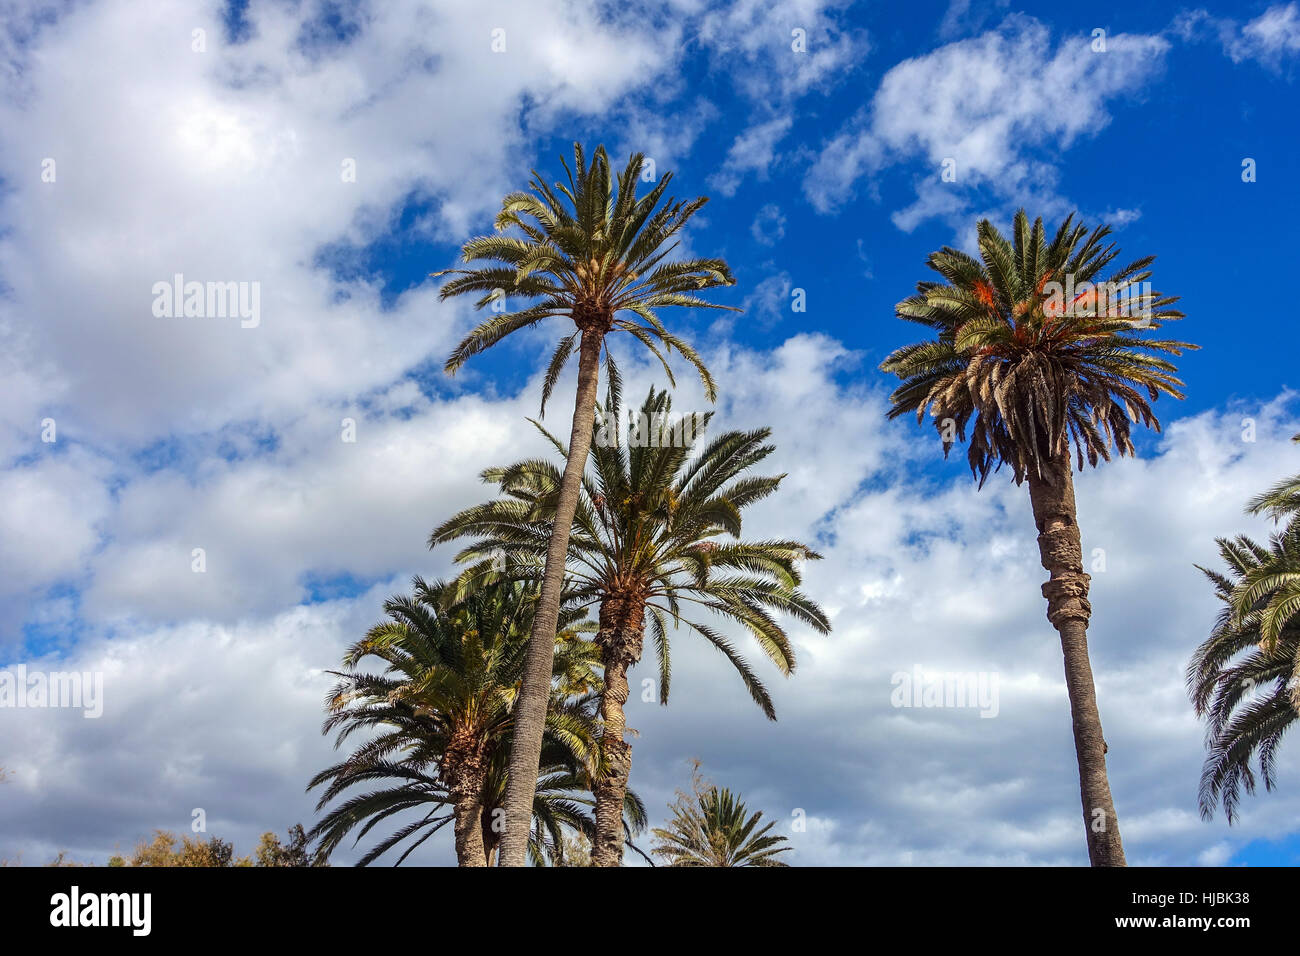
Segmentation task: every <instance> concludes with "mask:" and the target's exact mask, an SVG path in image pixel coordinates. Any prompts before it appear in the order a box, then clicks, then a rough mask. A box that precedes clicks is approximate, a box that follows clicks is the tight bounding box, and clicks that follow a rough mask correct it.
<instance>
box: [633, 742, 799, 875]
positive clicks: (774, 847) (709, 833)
mask: <svg viewBox="0 0 1300 956" xmlns="http://www.w3.org/2000/svg"><path fill="white" fill-rule="evenodd" d="M668 809H669V810H671V811H672V819H671V820H669V822H668V826H667V827H666V828H662V829H660V828H656V829H655V830H654V831H653V832H654V835H655V844H654V846H653V847H652V848H651V852H653V853H654V855H655V856H658V857H661V858H662V859H664V860H666V861H667V862H668V865H669V866H789V865H790V864H788V863H785V862H782V861H781V860H779V859H777V857H778V855H779V854H782V853H786V852H788V851H789V850H790V849H791V848H790V847H789V846H787V845H786V844H787V843H788V842H789V841H788V840H787V839H786V838H785V837H783V836H770V835H769V834H768V831H769V830H771V829H772V827H774V826H775V825H776V824H775V823H774V822H769V823H766V824H764V825H763V826H761V827H760V826H759V821H760V820H761V819H762V817H763V814H762V812H761V811H759V812H756V813H753V814H749V810H748V809H747V808H746V807H745V804H744V803H742V802H741V801H740V799H739V798H738V797H737V796H735V795H734V794H733V793H732V792H731V791H730V790H726V789H719V788H718V787H716V786H714V785H712V784H709V783H707V782H706V781H704V779H703V778H702V777H701V776H700V770H699V764H698V762H697V763H696V764H695V766H694V768H693V769H692V771H691V792H690V793H685V792H683V791H680V790H679V791H678V793H677V800H676V801H675V802H674V803H671V804H669V805H668Z"/></svg>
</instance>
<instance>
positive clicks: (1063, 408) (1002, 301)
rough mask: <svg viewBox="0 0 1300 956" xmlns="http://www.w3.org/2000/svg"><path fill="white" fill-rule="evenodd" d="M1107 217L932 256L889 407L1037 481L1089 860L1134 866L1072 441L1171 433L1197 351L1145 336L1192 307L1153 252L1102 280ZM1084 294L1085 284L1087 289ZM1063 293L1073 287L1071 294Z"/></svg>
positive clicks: (1099, 454) (994, 237)
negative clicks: (1113, 764)
mask: <svg viewBox="0 0 1300 956" xmlns="http://www.w3.org/2000/svg"><path fill="white" fill-rule="evenodd" d="M1109 235H1110V227H1109V226H1100V227H1098V228H1096V229H1094V230H1093V231H1092V232H1091V233H1089V232H1088V230H1087V229H1086V228H1085V227H1084V226H1083V225H1082V224H1077V223H1075V221H1074V216H1073V214H1071V215H1070V216H1068V217H1066V219H1065V221H1064V222H1063V223H1062V224H1061V226H1060V228H1059V229H1058V230H1057V232H1056V235H1055V237H1053V238H1052V239H1051V240H1050V241H1049V240H1048V238H1047V235H1046V233H1045V232H1044V231H1043V222H1042V220H1041V219H1038V220H1036V221H1035V222H1034V224H1033V227H1032V228H1031V227H1030V225H1029V221H1028V219H1027V217H1026V216H1025V213H1024V210H1021V211H1019V212H1018V213H1016V217H1015V227H1014V230H1013V237H1012V240H1011V241H1008V240H1007V239H1006V238H1005V237H1004V236H1003V235H1002V234H1001V233H1000V232H998V230H997V229H996V228H994V226H993V225H992V224H991V223H990V222H989V221H988V220H983V221H981V222H980V224H979V228H978V240H979V257H978V258H976V257H974V256H970V255H967V254H966V253H964V252H961V251H959V250H957V249H951V248H947V247H945V248H943V249H941V250H940V251H938V252H936V253H933V254H932V255H931V256H930V257H929V259H928V260H927V262H928V265H929V266H930V268H931V269H933V270H934V271H935V272H937V273H938V274H939V276H940V277H941V278H942V280H943V281H939V282H921V283H918V285H917V294H916V295H914V296H912V297H910V298H908V299H905V300H903V301H902V302H900V303H899V304H898V306H897V314H898V317H899V318H901V319H906V320H908V321H911V322H919V323H920V324H922V325H925V326H928V327H929V328H931V329H933V330H934V333H935V335H934V337H933V338H930V339H927V340H926V341H923V342H919V343H916V344H914V345H908V346H905V347H903V348H901V349H898V350H897V351H895V352H894V353H893V354H891V355H890V356H889V357H888V358H887V359H886V360H885V361H884V362H883V363H882V364H881V366H880V367H881V369H882V370H883V371H886V372H892V373H894V374H895V375H897V376H898V377H899V378H900V379H901V380H902V384H901V385H900V386H899V387H898V388H897V389H896V390H895V391H894V393H893V395H892V396H891V401H892V404H893V407H892V408H891V409H890V412H889V415H890V418H896V417H898V416H900V415H905V414H908V413H914V414H915V415H916V416H917V420H918V422H919V421H922V420H923V419H924V417H925V415H926V413H927V412H929V414H930V415H931V416H932V417H933V418H934V419H935V425H936V427H937V428H938V429H939V431H940V434H941V435H942V438H943V448H944V454H945V455H947V453H948V451H949V449H950V448H951V447H952V445H953V444H954V442H955V441H957V440H961V441H965V440H966V429H967V426H968V425H969V426H970V429H971V434H970V441H969V445H968V449H967V460H968V461H969V463H970V467H971V471H972V473H973V474H974V475H975V476H976V477H977V478H978V480H979V483H980V485H981V486H982V485H983V483H984V481H985V479H986V478H987V477H988V475H989V473H990V471H995V470H997V469H999V468H1001V467H1002V465H1004V464H1005V465H1009V466H1010V467H1011V470H1012V474H1013V477H1014V479H1015V481H1016V483H1017V484H1022V483H1024V482H1026V481H1027V482H1028V483H1029V499H1030V504H1031V506H1032V508H1033V513H1034V521H1035V523H1036V525H1037V528H1038V549H1039V554H1040V557H1041V559H1042V563H1043V567H1044V568H1046V569H1047V570H1048V571H1049V572H1050V579H1049V580H1048V582H1047V583H1046V584H1044V585H1043V596H1044V597H1045V598H1046V599H1047V617H1048V620H1049V621H1051V623H1052V626H1053V627H1054V628H1055V629H1056V630H1057V631H1058V632H1059V634H1060V637H1061V649H1062V652H1063V655H1064V658H1065V680H1066V687H1067V689H1068V691H1069V697H1070V713H1071V716H1072V718H1073V727H1074V743H1075V751H1076V755H1077V757H1078V763H1079V782H1080V791H1081V796H1082V802H1083V817H1084V826H1085V831H1086V833H1087V840H1088V856H1089V859H1090V860H1091V862H1092V864H1093V865H1094V866H1122V865H1124V847H1123V843H1122V841H1121V840H1120V833H1119V821H1118V819H1117V818H1116V816H1115V807H1114V803H1113V802H1112V800H1111V795H1110V782H1109V780H1108V779H1107V776H1106V757H1105V754H1106V743H1105V741H1104V740H1103V738H1102V730H1101V718H1100V716H1099V715H1098V713H1097V698H1096V690H1095V688H1094V686H1093V679H1092V667H1091V664H1090V663H1089V660H1088V637H1087V627H1088V619H1089V616H1090V615H1091V613H1092V608H1091V605H1090V604H1089V602H1088V581H1089V577H1088V575H1087V574H1085V573H1084V571H1083V557H1082V551H1081V546H1080V539H1079V527H1078V523H1077V521H1076V514H1075V504H1074V479H1073V476H1072V474H1071V472H1072V466H1071V461H1070V457H1071V456H1070V450H1071V444H1073V446H1074V449H1075V451H1076V453H1077V458H1078V467H1079V470H1080V471H1082V470H1083V463H1084V460H1085V458H1086V460H1087V461H1088V463H1089V464H1090V465H1093V466H1096V465H1097V463H1098V462H1099V461H1103V460H1104V461H1109V460H1110V449H1111V446H1112V445H1113V446H1114V448H1115V449H1116V450H1117V451H1118V452H1119V454H1120V455H1129V454H1133V453H1134V448H1133V442H1132V440H1131V438H1130V428H1131V424H1132V423H1133V422H1140V423H1141V424H1143V425H1145V426H1148V427H1152V428H1156V429H1159V427H1160V423H1159V421H1158V420H1157V419H1156V416H1155V414H1154V413H1153V412H1152V409H1151V404H1150V403H1151V402H1154V401H1155V400H1156V399H1157V398H1158V397H1159V396H1160V395H1161V394H1162V393H1163V394H1166V395H1172V396H1174V397H1176V398H1182V393H1181V392H1180V391H1179V387H1180V386H1181V385H1182V382H1180V381H1179V380H1178V379H1177V378H1176V377H1175V376H1174V373H1175V372H1176V371H1177V369H1176V368H1175V367H1174V365H1173V364H1172V363H1171V362H1170V361H1169V360H1168V359H1166V358H1164V356H1166V355H1173V356H1178V355H1181V354H1182V351H1183V350H1184V349H1189V348H1194V347H1195V346H1191V345H1188V344H1187V343H1185V342H1178V341H1174V340H1172V339H1158V338H1147V337H1145V336H1144V335H1143V334H1142V332H1143V331H1144V330H1147V329H1151V330H1154V329H1159V328H1160V327H1161V325H1162V323H1163V322H1165V321H1168V320H1171V319H1179V318H1182V313H1181V312H1178V311H1175V310H1173V309H1171V308H1170V306H1171V305H1172V304H1173V303H1174V302H1176V301H1177V299H1176V297H1171V296H1164V295H1162V294H1160V293H1158V292H1154V291H1151V286H1150V283H1149V282H1148V281H1147V280H1148V279H1149V278H1150V276H1151V272H1150V270H1149V266H1150V265H1151V263H1152V262H1153V261H1154V259H1155V257H1154V256H1148V257H1146V258H1143V259H1139V260H1137V261H1136V262H1133V263H1130V264H1129V265H1127V266H1124V267H1122V268H1119V269H1114V270H1112V271H1110V273H1109V275H1107V276H1106V277H1105V278H1104V279H1103V274H1104V273H1103V270H1107V269H1108V268H1109V267H1110V266H1111V263H1112V262H1113V261H1114V260H1115V258H1116V257H1117V256H1118V255H1119V250H1118V249H1117V248H1116V246H1115V244H1114V243H1113V242H1112V243H1107V242H1106V241H1105V240H1106V237H1107V236H1109ZM1080 289H1081V290H1082V291H1081V292H1079V294H1078V295H1075V294H1074V291H1075V290H1080ZM1063 290H1065V291H1064V294H1063Z"/></svg>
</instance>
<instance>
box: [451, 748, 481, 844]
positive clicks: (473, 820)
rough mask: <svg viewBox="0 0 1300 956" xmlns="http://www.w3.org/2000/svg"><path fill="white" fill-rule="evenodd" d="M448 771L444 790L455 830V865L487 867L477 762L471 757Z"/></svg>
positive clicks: (479, 763) (478, 764)
mask: <svg viewBox="0 0 1300 956" xmlns="http://www.w3.org/2000/svg"><path fill="white" fill-rule="evenodd" d="M475 756H476V755H475ZM448 769H449V771H450V772H448V773H447V780H448V788H447V789H448V790H449V791H450V795H451V799H452V812H453V826H454V827H455V831H456V864H457V866H487V855H486V853H484V850H483V829H482V816H483V776H484V773H483V770H482V766H481V761H480V760H477V759H474V757H472V756H471V757H469V758H468V760H467V762H466V765H462V766H458V767H455V768H454V769H452V768H448Z"/></svg>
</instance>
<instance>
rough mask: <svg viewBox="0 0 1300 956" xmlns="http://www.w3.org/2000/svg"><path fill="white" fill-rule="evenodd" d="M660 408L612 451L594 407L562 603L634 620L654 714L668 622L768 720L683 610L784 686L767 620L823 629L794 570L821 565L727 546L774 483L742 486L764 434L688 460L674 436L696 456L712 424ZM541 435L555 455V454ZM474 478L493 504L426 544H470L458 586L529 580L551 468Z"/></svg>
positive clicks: (771, 547)
mask: <svg viewBox="0 0 1300 956" xmlns="http://www.w3.org/2000/svg"><path fill="white" fill-rule="evenodd" d="M671 410H672V400H671V398H670V396H669V395H668V393H667V392H665V391H656V390H654V389H651V390H650V393H649V395H648V396H647V398H646V400H645V402H644V403H643V404H642V406H641V409H640V415H639V419H633V420H631V421H630V422H629V423H628V426H627V430H626V433H625V435H624V437H623V438H622V439H621V440H620V439H617V438H616V437H614V436H617V435H618V431H619V425H618V421H617V415H618V411H617V407H616V403H615V396H613V395H611V396H610V398H609V400H607V402H606V405H605V409H604V411H603V414H602V415H601V416H600V422H599V423H598V425H597V427H596V431H597V437H596V440H594V441H593V442H592V445H591V452H590V465H591V467H590V469H589V470H588V472H587V474H586V476H585V478H584V480H583V485H582V495H581V497H580V499H579V502H578V508H577V511H576V514H575V518H574V525H573V533H572V536H571V538H570V541H569V557H570V560H569V567H568V571H567V573H568V576H569V580H570V585H569V589H568V592H567V593H570V594H571V595H572V600H573V602H574V606H575V607H581V606H586V605H589V604H600V605H601V607H602V613H601V619H602V626H603V623H604V622H605V621H606V620H607V618H609V617H610V615H611V613H612V614H614V616H616V617H627V618H632V619H635V621H636V622H637V624H638V625H639V623H640V621H641V619H642V613H643V612H644V614H645V617H646V619H647V624H648V626H649V629H650V633H651V636H652V637H653V639H654V642H655V646H656V649H657V651H658V656H659V669H660V681H659V688H660V691H659V693H660V700H661V702H663V703H667V701H668V692H669V686H670V678H671V663H670V655H669V644H668V625H669V623H670V622H671V624H672V625H673V626H674V627H677V626H680V625H685V626H686V627H687V628H689V629H691V630H693V631H695V632H696V633H698V634H700V635H701V636H702V637H704V638H705V639H706V640H708V641H709V642H710V643H712V644H713V645H714V646H715V647H717V648H718V649H719V650H720V651H721V652H722V653H723V654H725V655H726V657H727V658H728V660H730V661H731V662H732V664H733V665H734V666H735V668H736V669H737V671H738V672H739V673H740V675H741V677H742V679H743V680H744V682H745V686H746V687H747V688H748V689H749V692H750V694H751V696H752V697H753V698H754V700H755V702H756V703H758V705H759V706H760V707H762V709H763V712H764V713H765V714H767V716H768V717H769V718H772V719H775V716H776V714H775V709H774V707H773V704H772V700H771V697H770V696H769V694H768V692H767V690H766V688H764V686H763V684H762V682H761V681H760V680H759V679H758V677H757V676H756V675H755V674H754V673H753V671H752V670H751V669H750V667H749V665H748V663H746V661H745V660H744V658H743V657H741V656H740V654H739V653H738V652H737V651H736V650H735V648H734V647H733V646H732V644H731V642H730V641H728V640H727V639H726V638H725V637H724V636H723V635H722V634H720V633H719V632H718V631H716V630H714V629H713V628H712V627H710V626H709V625H707V624H705V623H703V622H700V621H698V620H695V619H694V618H693V616H692V615H690V613H689V608H690V607H691V606H695V607H698V608H702V609H707V610H709V611H711V612H713V613H714V614H716V615H719V616H721V617H722V618H725V619H729V620H732V621H735V622H738V623H740V624H741V625H743V626H744V627H745V628H746V629H747V630H748V631H749V632H750V634H751V635H753V637H754V638H755V640H756V641H757V642H758V644H759V646H760V647H761V648H762V650H763V652H764V653H765V654H766V655H767V656H768V657H769V658H770V659H771V660H772V661H773V663H775V664H776V665H777V667H778V668H779V669H780V670H781V672H782V673H783V674H789V673H790V672H791V671H792V670H793V669H794V666H795V659H794V650H793V648H792V647H791V645H790V641H789V638H788V637H787V635H786V633H785V630H784V628H783V627H782V626H781V624H780V623H779V621H778V620H777V619H776V618H775V617H774V616H773V612H775V613H780V614H788V615H790V616H791V617H792V618H794V619H795V620H797V621H799V622H801V623H804V624H807V625H809V626H811V627H812V628H813V629H814V630H817V631H819V632H821V633H826V632H828V631H829V630H830V622H829V620H828V619H827V617H826V615H825V613H824V612H823V611H822V609H821V608H820V607H818V606H817V604H816V603H815V602H814V601H812V600H811V599H810V598H808V597H807V596H806V595H805V594H803V593H802V592H801V591H800V590H799V589H798V586H799V584H800V583H801V581H802V572H801V570H800V564H801V562H803V561H806V560H816V559H818V558H820V555H819V554H817V553H816V552H815V551H813V550H812V549H811V548H809V547H808V546H807V545H805V544H802V543H800V542H798V541H785V540H762V541H742V540H738V539H739V536H740V531H741V511H742V510H743V509H744V508H746V507H748V506H749V505H752V504H754V503H755V502H758V501H760V500H762V499H763V498H766V497H767V496H768V495H770V494H771V493H772V492H774V491H775V490H776V489H777V487H778V486H779V485H780V483H781V480H782V478H783V477H784V476H783V475H777V476H756V475H750V474H747V472H748V471H749V470H750V469H751V468H752V467H753V466H754V465H756V464H758V463H759V462H761V461H762V460H763V459H765V458H767V457H768V455H770V454H771V453H772V452H773V450H774V448H773V446H772V445H770V444H766V442H767V439H768V438H769V437H770V435H771V430H770V429H766V428H763V429H757V430H754V431H748V432H742V431H728V432H725V433H723V434H720V435H718V436H717V437H716V438H714V439H712V440H711V441H708V442H707V444H704V445H703V447H700V448H698V449H697V450H693V449H692V448H691V447H689V446H688V445H687V443H686V442H685V441H682V440H681V438H682V436H693V437H694V439H695V440H696V442H697V444H698V442H699V440H700V439H702V438H703V437H704V436H705V434H706V432H707V429H708V426H709V422H710V420H711V418H712V413H705V414H700V413H692V414H689V415H686V416H683V417H682V418H681V419H678V420H677V421H672V420H671V419H670V417H669V416H670V413H671ZM534 424H535V425H537V423H536V422H534ZM537 427H538V428H539V429H541V426H540V425H537ZM542 432H543V434H545V435H546V437H547V438H548V439H549V440H550V441H551V442H552V443H554V444H555V446H556V448H557V450H558V451H559V453H560V454H561V455H564V454H565V449H564V446H563V445H562V444H561V443H560V442H559V441H558V440H557V439H556V438H554V437H553V436H551V435H550V434H549V433H547V432H546V431H545V430H544V429H542ZM483 480H484V481H485V482H489V483H493V484H496V485H498V486H499V488H500V490H501V493H502V496H501V497H500V498H497V499H495V500H493V501H490V502H487V503H485V504H482V505H477V506H474V507H471V508H468V509H466V510H465V511H463V512H461V513H460V514H458V515H456V516H454V517H452V518H450V519H449V520H448V521H446V522H445V523H444V524H443V525H441V526H440V527H438V528H437V529H435V530H434V532H433V534H432V535H431V536H430V539H429V541H430V546H432V545H434V544H437V543H439V542H446V541H452V540H455V539H458V538H463V537H471V536H472V537H475V538H477V540H476V541H475V542H474V543H473V544H471V545H470V546H469V547H467V548H465V549H464V550H463V551H461V552H460V554H458V555H457V560H458V561H462V562H468V563H470V564H471V566H470V567H469V568H468V569H467V570H466V571H465V572H464V573H463V574H462V576H461V586H462V587H470V586H473V585H475V584H477V583H478V582H481V581H484V580H491V579H492V578H493V576H494V575H496V574H497V573H498V572H499V571H500V569H502V568H506V569H508V570H507V572H506V573H508V574H510V575H517V576H523V577H526V578H535V577H536V576H537V575H539V574H540V571H541V566H540V565H541V559H542V557H543V556H544V554H545V549H546V544H547V540H548V536H549V522H550V520H551V515H552V514H553V512H554V499H555V495H556V491H557V489H558V487H559V483H560V473H559V469H558V468H557V466H556V465H554V464H552V463H551V462H549V461H546V460H541V459H531V460H526V461H521V462H518V463H517V464H514V465H511V466H509V467H505V468H490V469H488V470H486V471H484V473H483ZM718 539H723V540H718ZM727 539H730V540H727ZM503 555H504V556H505V561H504V562H503V561H502V556H503ZM598 640H599V637H598Z"/></svg>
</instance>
